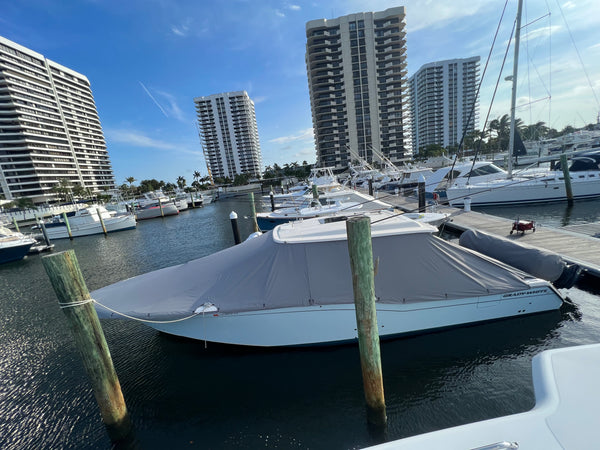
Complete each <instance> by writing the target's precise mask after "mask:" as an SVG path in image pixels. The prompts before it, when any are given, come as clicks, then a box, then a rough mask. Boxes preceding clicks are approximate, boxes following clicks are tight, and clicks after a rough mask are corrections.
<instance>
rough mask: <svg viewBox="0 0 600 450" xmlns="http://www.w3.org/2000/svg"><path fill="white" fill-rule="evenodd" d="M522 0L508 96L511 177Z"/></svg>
mask: <svg viewBox="0 0 600 450" xmlns="http://www.w3.org/2000/svg"><path fill="white" fill-rule="evenodd" d="M522 10H523V0H519V4H518V6H517V25H516V30H515V56H514V61H513V74H512V94H511V98H510V135H509V141H508V178H512V166H513V152H514V151H515V149H514V147H515V104H516V102H517V71H518V67H519V45H520V40H521V12H522Z"/></svg>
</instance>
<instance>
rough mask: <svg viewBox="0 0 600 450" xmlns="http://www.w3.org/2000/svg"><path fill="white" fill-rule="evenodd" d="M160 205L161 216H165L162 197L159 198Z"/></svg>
mask: <svg viewBox="0 0 600 450" xmlns="http://www.w3.org/2000/svg"><path fill="white" fill-rule="evenodd" d="M158 207H159V208H160V217H165V212H164V211H163V207H162V200H161V198H160V197H159V198H158Z"/></svg>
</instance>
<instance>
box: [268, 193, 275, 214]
mask: <svg viewBox="0 0 600 450" xmlns="http://www.w3.org/2000/svg"><path fill="white" fill-rule="evenodd" d="M269 197H271V212H273V211H275V197H274V195H273V189H271V192H269Z"/></svg>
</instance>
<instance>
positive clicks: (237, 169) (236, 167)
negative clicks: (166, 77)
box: [194, 91, 262, 180]
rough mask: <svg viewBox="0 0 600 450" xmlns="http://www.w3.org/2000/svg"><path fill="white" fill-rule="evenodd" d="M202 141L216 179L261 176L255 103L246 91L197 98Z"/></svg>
mask: <svg viewBox="0 0 600 450" xmlns="http://www.w3.org/2000/svg"><path fill="white" fill-rule="evenodd" d="M194 103H195V104H196V112H197V114H198V124H199V131H200V142H201V144H202V148H203V150H204V156H205V157H206V162H207V164H208V167H209V169H210V172H211V175H212V177H213V178H225V177H228V178H230V179H231V180H233V179H234V177H235V176H236V175H242V174H245V175H250V176H251V177H256V178H260V176H261V166H262V156H261V153H260V143H259V141H258V128H257V126H256V114H255V111H254V102H253V101H252V100H250V97H248V94H247V93H246V91H237V92H225V93H223V94H214V95H209V96H207V97H197V98H195V99H194Z"/></svg>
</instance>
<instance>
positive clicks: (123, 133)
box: [104, 129, 203, 156]
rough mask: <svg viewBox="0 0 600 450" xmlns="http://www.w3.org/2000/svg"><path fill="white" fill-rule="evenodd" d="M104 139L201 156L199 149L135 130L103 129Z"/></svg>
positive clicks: (110, 141) (111, 141)
mask: <svg viewBox="0 0 600 450" xmlns="http://www.w3.org/2000/svg"><path fill="white" fill-rule="evenodd" d="M104 132H105V135H106V140H107V141H108V142H109V143H119V144H128V145H132V146H134V147H141V148H151V149H158V150H168V151H173V152H177V153H186V154H192V155H196V156H202V154H203V153H202V151H201V150H190V149H187V148H185V146H184V145H181V144H179V143H172V142H165V141H161V140H159V139H154V138H151V137H149V136H146V135H145V134H144V133H143V132H140V131H137V130H117V129H105V131H104Z"/></svg>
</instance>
